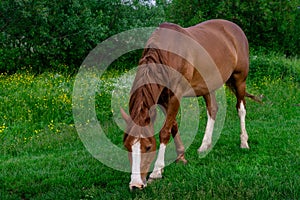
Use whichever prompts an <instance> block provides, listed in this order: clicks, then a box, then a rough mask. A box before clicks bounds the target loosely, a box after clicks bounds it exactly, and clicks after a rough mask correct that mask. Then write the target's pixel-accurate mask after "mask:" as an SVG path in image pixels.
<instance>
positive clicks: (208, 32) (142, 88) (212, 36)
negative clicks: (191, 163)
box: [121, 20, 257, 189]
mask: <svg viewBox="0 0 300 200" xmlns="http://www.w3.org/2000/svg"><path fill="white" fill-rule="evenodd" d="M248 71H249V50H248V41H247V38H246V36H245V34H244V32H243V31H242V30H241V29H240V28H239V27H238V26H237V25H236V24H234V23H232V22H229V21H226V20H209V21H206V22H203V23H200V24H198V25H195V26H192V27H189V28H182V27H180V26H178V25H176V24H171V23H163V24H161V25H160V26H159V27H158V28H157V29H156V30H155V31H154V32H153V33H152V35H151V36H150V38H149V40H148V42H147V44H146V47H145V49H144V51H143V54H142V58H141V59H140V61H139V67H138V69H137V74H136V77H135V80H134V82H133V86H132V90H131V96H130V102H129V112H130V114H129V115H127V114H126V112H125V111H124V110H123V109H121V114H122V117H123V118H124V120H125V122H126V124H127V128H126V131H125V134H124V139H123V142H124V146H125V147H126V148H127V150H128V152H129V154H128V156H129V160H130V164H131V172H132V173H131V181H130V183H129V187H130V189H133V188H139V189H141V188H144V187H145V186H146V184H147V182H146V177H147V173H148V171H149V168H150V165H151V163H152V161H153V160H154V158H155V156H156V140H155V137H154V128H153V123H154V119H155V114H156V113H155V109H153V108H155V105H160V107H161V108H162V110H163V112H164V114H165V116H166V119H165V122H164V125H163V127H162V129H161V130H160V133H159V139H160V146H159V152H158V156H157V160H156V162H155V165H154V169H153V172H152V173H151V174H150V176H149V180H150V179H158V178H162V172H163V168H164V154H165V149H166V145H167V143H168V142H169V139H170V136H171V135H172V136H173V138H174V143H175V147H176V152H177V161H183V162H184V163H186V162H187V161H186V160H185V157H184V146H183V143H182V141H181V139H180V135H179V133H178V124H177V122H176V115H177V113H178V110H179V106H180V100H181V98H182V97H193V96H203V97H204V100H205V102H206V108H207V118H208V119H207V126H206V130H205V134H204V137H203V141H202V144H201V146H200V148H199V149H198V151H199V152H204V151H206V150H208V149H209V148H210V147H211V143H212V133H213V128H214V123H215V119H216V115H217V111H218V106H217V103H216V97H215V94H214V91H215V90H216V89H218V88H220V87H221V86H222V85H223V84H224V83H225V84H226V85H227V86H229V88H230V89H231V90H232V91H233V93H234V94H235V95H236V98H237V103H236V108H237V111H238V115H239V117H240V125H241V135H240V139H241V145H240V146H241V148H249V146H248V142H247V140H248V135H247V132H246V127H245V116H246V109H245V105H246V104H245V97H250V98H252V99H254V100H257V99H256V97H255V96H253V95H250V94H248V93H247V92H246V78H247V75H248Z"/></svg>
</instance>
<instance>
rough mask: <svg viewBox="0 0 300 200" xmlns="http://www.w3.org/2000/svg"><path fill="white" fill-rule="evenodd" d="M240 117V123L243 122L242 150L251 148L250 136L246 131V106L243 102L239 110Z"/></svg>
mask: <svg viewBox="0 0 300 200" xmlns="http://www.w3.org/2000/svg"><path fill="white" fill-rule="evenodd" d="M238 113H239V117H240V122H241V136H240V137H241V148H249V145H248V134H247V131H246V122H245V119H246V109H245V106H244V103H243V102H241V104H240V108H239V109H238Z"/></svg>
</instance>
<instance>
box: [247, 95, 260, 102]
mask: <svg viewBox="0 0 300 200" xmlns="http://www.w3.org/2000/svg"><path fill="white" fill-rule="evenodd" d="M246 97H248V98H251V99H252V100H254V101H256V102H258V103H262V101H261V98H260V97H257V96H254V95H252V94H249V93H248V92H246Z"/></svg>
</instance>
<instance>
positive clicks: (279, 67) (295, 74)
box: [249, 51, 300, 83]
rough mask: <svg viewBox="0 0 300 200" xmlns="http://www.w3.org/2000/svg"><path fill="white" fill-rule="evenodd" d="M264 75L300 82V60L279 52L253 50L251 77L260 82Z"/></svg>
mask: <svg viewBox="0 0 300 200" xmlns="http://www.w3.org/2000/svg"><path fill="white" fill-rule="evenodd" d="M264 77H268V78H271V79H280V80H288V81H289V80H293V81H295V82H298V83H300V60H299V59H295V58H291V59H286V58H285V57H284V56H282V55H279V54H278V53H268V54H264V53H262V52H259V51H254V52H251V56H250V72H249V79H250V80H252V81H253V82H258V81H261V80H263V78H264Z"/></svg>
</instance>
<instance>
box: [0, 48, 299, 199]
mask: <svg viewBox="0 0 300 200" xmlns="http://www.w3.org/2000/svg"><path fill="white" fill-rule="evenodd" d="M252 54H253V55H251V66H250V74H249V78H248V85H247V90H248V91H249V92H250V93H253V94H255V95H258V96H260V97H261V98H262V101H263V103H262V104H259V103H257V102H253V101H251V100H250V99H249V100H248V101H247V118H246V126H247V131H248V134H249V145H250V149H249V150H245V149H240V148H239V144H240V138H239V134H240V133H239V131H240V126H239V118H238V115H237V112H236V110H235V101H236V100H235V97H234V96H233V95H232V94H231V93H230V92H229V91H227V90H226V103H227V111H226V118H225V123H224V127H223V129H222V132H221V135H220V138H219V140H218V141H217V143H216V145H215V146H214V148H213V149H212V150H211V152H210V153H209V154H207V155H206V156H205V157H200V156H199V155H198V154H197V149H198V148H199V146H200V144H201V141H202V137H203V132H204V129H205V124H206V114H205V112H202V113H201V115H200V116H199V129H198V133H197V136H196V138H195V140H194V141H193V143H192V144H191V146H190V147H189V148H188V149H187V151H186V159H187V160H188V164H187V165H183V164H177V163H172V164H170V165H168V166H167V167H166V168H165V170H164V178H163V179H162V180H159V181H155V182H153V183H151V184H149V185H148V186H147V187H146V188H145V189H144V190H142V191H133V192H130V190H129V187H128V183H129V181H130V174H129V173H127V172H121V171H117V170H114V169H112V168H110V167H107V166H106V165H104V164H102V163H101V162H100V161H98V160H97V159H95V158H94V157H93V156H92V155H91V154H90V153H89V152H88V151H87V149H86V148H85V146H84V145H83V143H82V141H81V140H80V138H79V136H78V134H77V131H76V127H75V125H74V119H73V112H72V91H73V84H74V80H75V76H76V75H68V74H67V73H66V72H61V73H60V72H51V71H49V72H44V73H42V74H35V73H33V72H31V71H30V70H27V71H26V70H24V71H20V72H17V73H15V74H10V75H8V74H1V75H0V111H1V115H0V144H1V146H0V199H43V200H45V199H183V198H184V199H300V60H299V59H287V58H285V57H282V56H279V55H277V54H269V55H264V54H262V53H257V54H255V53H252ZM124 73H125V71H116V70H110V71H108V72H107V73H105V74H104V75H103V76H102V77H99V79H100V80H101V82H102V83H103V84H102V86H101V92H100V93H99V95H97V96H96V106H95V109H96V111H97V116H98V120H99V121H100V122H101V125H102V126H103V130H104V131H105V132H106V134H107V135H109V137H110V139H111V141H113V143H114V144H116V145H117V146H119V147H120V148H123V147H122V136H123V132H122V130H121V129H120V128H119V127H118V126H117V125H116V123H115V122H114V121H113V119H114V118H113V113H114V112H118V111H117V110H115V109H112V105H111V104H112V103H111V102H112V90H114V87H118V85H116V84H113V83H114V81H115V78H116V77H120V76H121V75H122V74H124ZM124 84H126V83H124ZM128 88H130V85H129V86H128ZM125 92H128V93H129V92H130V91H129V90H128V91H127V90H125ZM199 105H200V107H201V108H202V109H205V108H204V103H203V101H202V99H201V98H200V99H199ZM112 159H114V158H112ZM128 162H129V161H128Z"/></svg>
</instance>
